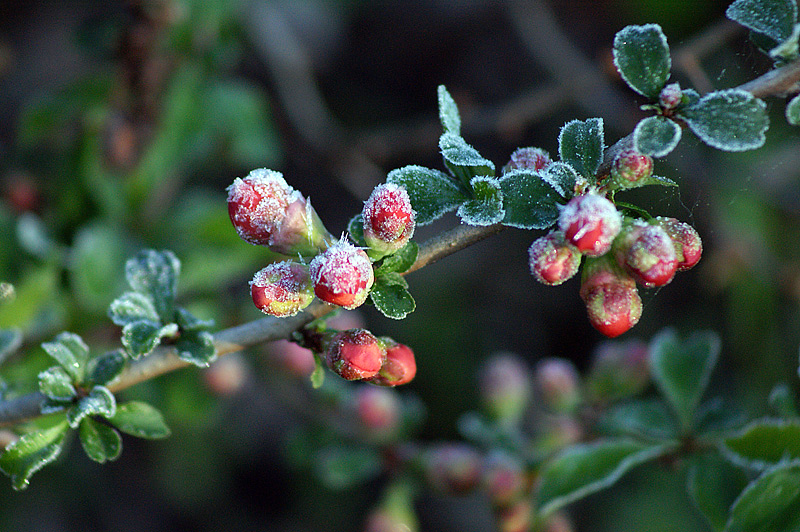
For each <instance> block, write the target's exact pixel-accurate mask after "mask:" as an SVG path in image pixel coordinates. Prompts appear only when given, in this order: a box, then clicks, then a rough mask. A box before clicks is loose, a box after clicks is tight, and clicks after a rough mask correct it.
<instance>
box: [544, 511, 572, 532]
mask: <svg viewBox="0 0 800 532" xmlns="http://www.w3.org/2000/svg"><path fill="white" fill-rule="evenodd" d="M574 530H575V527H574V526H573V525H572V521H570V519H569V517H567V515H566V514H565V513H564V512H560V511H559V512H555V513H553V514H550V515H549V516H548V517H547V520H546V521H545V525H544V527H543V528H542V532H573V531H574Z"/></svg>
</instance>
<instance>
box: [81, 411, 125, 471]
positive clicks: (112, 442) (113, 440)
mask: <svg viewBox="0 0 800 532" xmlns="http://www.w3.org/2000/svg"><path fill="white" fill-rule="evenodd" d="M78 438H79V439H80V440H81V446H82V447H83V450H84V452H86V456H88V457H89V458H91V459H92V460H94V461H95V462H97V463H99V464H103V463H105V462H107V461H109V460H116V459H117V458H119V455H120V454H121V453H122V437H121V436H120V435H119V433H118V432H117V431H116V429H114V428H113V427H109V426H108V425H105V424H103V423H100V422H99V421H95V420H94V419H92V418H86V419H84V420H83V421H82V422H81V423H80V426H79V428H78Z"/></svg>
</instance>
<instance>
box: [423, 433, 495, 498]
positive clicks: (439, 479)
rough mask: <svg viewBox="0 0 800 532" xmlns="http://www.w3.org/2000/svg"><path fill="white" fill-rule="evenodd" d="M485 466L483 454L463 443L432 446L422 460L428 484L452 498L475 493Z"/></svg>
mask: <svg viewBox="0 0 800 532" xmlns="http://www.w3.org/2000/svg"><path fill="white" fill-rule="evenodd" d="M482 464H483V460H482V457H481V455H480V454H479V453H478V452H477V451H476V450H475V449H473V448H472V447H470V446H468V445H466V444H462V443H448V444H442V445H439V446H436V447H432V448H430V449H428V450H427V451H426V452H425V453H424V455H423V458H422V467H423V470H424V472H425V478H426V480H427V481H428V483H429V484H430V485H431V486H432V487H433V488H435V489H437V490H439V491H441V492H442V493H446V494H449V495H466V494H468V493H470V492H472V491H473V490H475V489H476V488H477V487H478V485H479V484H480V481H481V472H482V470H483V468H482Z"/></svg>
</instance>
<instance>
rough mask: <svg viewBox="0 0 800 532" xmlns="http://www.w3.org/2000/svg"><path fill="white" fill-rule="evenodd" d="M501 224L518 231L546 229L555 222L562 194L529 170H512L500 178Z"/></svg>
mask: <svg viewBox="0 0 800 532" xmlns="http://www.w3.org/2000/svg"><path fill="white" fill-rule="evenodd" d="M500 188H501V190H502V192H503V209H504V210H505V211H506V215H505V218H503V225H508V226H511V227H518V228H520V229H545V228H547V227H550V226H551V225H553V224H554V223H555V222H556V220H558V213H559V210H558V206H559V205H560V204H561V203H562V202H563V199H562V198H561V195H560V194H559V193H558V192H557V191H556V190H555V189H554V188H553V186H552V185H551V184H550V183H548V182H547V181H545V180H544V179H542V176H541V175H539V174H538V173H537V172H534V171H531V170H512V171H510V172H507V173H505V174H503V177H501V178H500Z"/></svg>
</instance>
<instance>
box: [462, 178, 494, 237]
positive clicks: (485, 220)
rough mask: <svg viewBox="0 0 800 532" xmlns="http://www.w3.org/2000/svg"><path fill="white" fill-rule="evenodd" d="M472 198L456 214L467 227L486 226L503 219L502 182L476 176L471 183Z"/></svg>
mask: <svg viewBox="0 0 800 532" xmlns="http://www.w3.org/2000/svg"><path fill="white" fill-rule="evenodd" d="M469 184H470V186H471V187H472V196H473V198H474V199H471V200H467V201H466V202H464V203H462V204H461V205H460V206H459V207H458V211H457V213H456V214H458V216H459V217H460V218H461V221H462V222H463V223H465V224H467V225H478V226H486V225H492V224H496V223H497V222H499V221H500V220H502V219H503V217H504V216H505V214H506V212H505V210H503V193H502V192H501V191H500V182H499V181H498V180H497V179H495V178H494V177H486V176H476V177H473V178H472V181H470V183H469Z"/></svg>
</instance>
